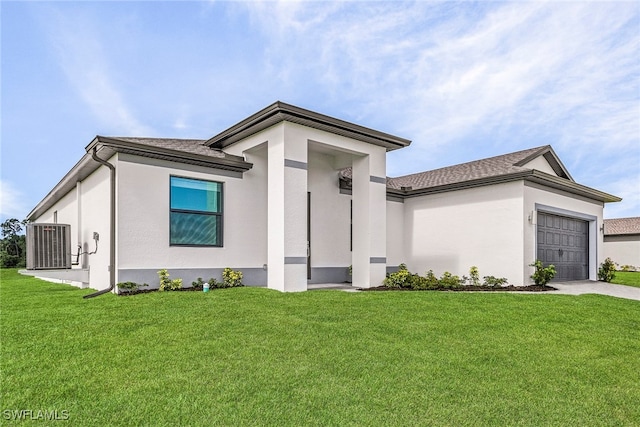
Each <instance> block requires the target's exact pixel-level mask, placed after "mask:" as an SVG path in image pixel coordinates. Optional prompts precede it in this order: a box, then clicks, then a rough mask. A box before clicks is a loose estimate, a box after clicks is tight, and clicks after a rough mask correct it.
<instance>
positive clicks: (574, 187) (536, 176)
mask: <svg viewBox="0 0 640 427" xmlns="http://www.w3.org/2000/svg"><path fill="white" fill-rule="evenodd" d="M518 180H526V181H530V182H535V183H538V184H541V185H544V186H547V187H551V188H555V189H558V190H563V191H566V192H568V193H571V194H575V195H578V196H582V197H586V198H588V199H592V200H597V201H599V202H603V203H611V202H619V201H621V200H622V199H621V198H620V197H617V196H613V195H611V194H608V193H604V192H602V191H599V190H596V189H593V188H590V187H586V186H584V185H581V184H578V183H576V182H574V181H571V180H568V179H566V178H560V177H557V176H553V175H550V174H548V173H545V172H540V171H538V170H533V169H532V170H527V171H522V172H515V173H510V174H504V175H496V176H490V177H484V178H479V179H474V180H469V181H463V182H456V183H452V184H444V185H438V186H433V187H428V188H419V189H415V190H410V191H406V192H404V191H401V192H400V193H404V194H405V196H404V197H419V196H424V195H427V194H437V193H445V192H448V191H455V190H464V189H467V188H474V187H483V186H486V185H493V184H501V183H504V182H512V181H518ZM396 191H397V190H396Z"/></svg>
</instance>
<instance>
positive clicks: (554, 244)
mask: <svg viewBox="0 0 640 427" xmlns="http://www.w3.org/2000/svg"><path fill="white" fill-rule="evenodd" d="M538 259H539V260H541V261H542V262H543V263H544V265H548V264H553V265H555V267H556V276H555V277H554V279H553V280H554V281H558V280H586V279H588V278H589V224H588V223H587V221H582V220H579V219H575V218H567V217H564V216H558V215H552V214H547V213H542V212H538Z"/></svg>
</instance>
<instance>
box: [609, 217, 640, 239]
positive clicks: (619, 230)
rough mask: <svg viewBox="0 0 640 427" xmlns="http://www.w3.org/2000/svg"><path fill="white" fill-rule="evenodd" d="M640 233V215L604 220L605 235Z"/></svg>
mask: <svg viewBox="0 0 640 427" xmlns="http://www.w3.org/2000/svg"><path fill="white" fill-rule="evenodd" d="M628 234H640V217H637V216H636V217H631V218H612V219H605V220H604V235H605V236H619V235H628Z"/></svg>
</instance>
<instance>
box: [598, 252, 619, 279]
mask: <svg viewBox="0 0 640 427" xmlns="http://www.w3.org/2000/svg"><path fill="white" fill-rule="evenodd" d="M614 277H616V265H615V264H614V262H613V261H612V260H611V258H607V259H605V260H604V262H603V263H602V264H600V268H599V269H598V279H599V280H602V281H603V282H610V281H612V280H613V278H614Z"/></svg>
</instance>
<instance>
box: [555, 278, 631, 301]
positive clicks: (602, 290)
mask: <svg viewBox="0 0 640 427" xmlns="http://www.w3.org/2000/svg"><path fill="white" fill-rule="evenodd" d="M549 285H550V286H553V287H554V288H556V289H558V290H557V291H551V292H548V293H550V294H567V295H582V294H600V295H609V296H612V297H618V298H626V299H633V300H637V301H640V288H634V287H633V286H624V285H614V284H612V283H607V282H595V281H590V280H585V281H575V282H563V283H555V282H552V283H549Z"/></svg>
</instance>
